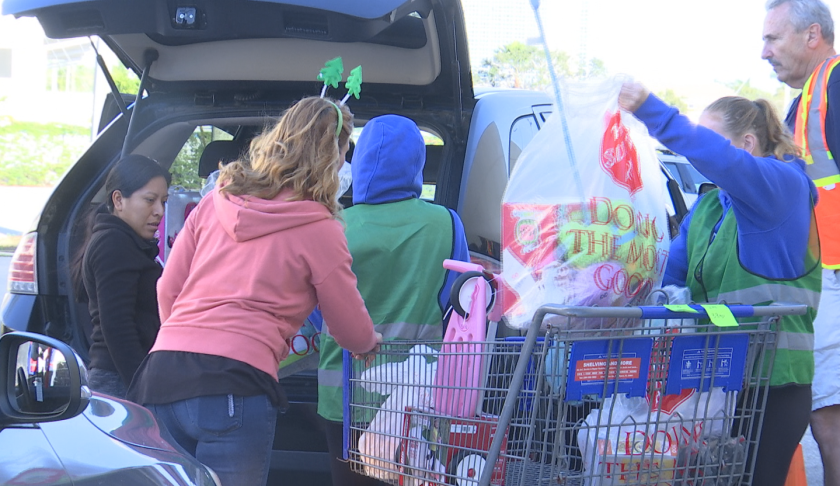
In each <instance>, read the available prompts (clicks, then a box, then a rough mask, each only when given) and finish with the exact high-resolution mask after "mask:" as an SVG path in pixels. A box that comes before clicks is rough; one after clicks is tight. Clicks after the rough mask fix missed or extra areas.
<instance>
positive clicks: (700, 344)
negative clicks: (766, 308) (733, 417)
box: [665, 334, 750, 395]
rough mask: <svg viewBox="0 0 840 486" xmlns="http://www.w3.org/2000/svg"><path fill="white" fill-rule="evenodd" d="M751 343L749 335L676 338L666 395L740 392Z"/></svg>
mask: <svg viewBox="0 0 840 486" xmlns="http://www.w3.org/2000/svg"><path fill="white" fill-rule="evenodd" d="M749 343H750V338H749V336H748V335H746V334H722V335H714V336H709V335H706V336H703V335H694V336H678V337H675V338H674V341H673V343H672V344H671V363H670V366H669V368H668V383H667V385H666V386H665V393H666V394H668V395H676V394H679V393H680V392H681V391H682V390H684V389H687V388H694V389H695V390H697V391H701V392H703V391H709V388H711V387H712V386H714V387H715V388H723V389H724V391H727V392H730V391H740V390H741V388H742V387H743V382H744V366H745V363H746V360H747V348H748V346H749ZM713 381H714V383H712V382H713Z"/></svg>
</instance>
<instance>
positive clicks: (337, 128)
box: [326, 100, 344, 138]
mask: <svg viewBox="0 0 840 486" xmlns="http://www.w3.org/2000/svg"><path fill="white" fill-rule="evenodd" d="M326 101H327V103H329V104H331V105H333V108H335V112H336V113H337V114H338V125H336V126H335V138H338V136H339V135H341V127H342V126H343V125H344V115H342V114H341V108H339V107H338V105H337V104H335V103H333V102H332V101H330V100H326Z"/></svg>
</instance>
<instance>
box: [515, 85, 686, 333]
mask: <svg viewBox="0 0 840 486" xmlns="http://www.w3.org/2000/svg"><path fill="white" fill-rule="evenodd" d="M622 82H623V79H622V78H611V79H607V80H603V81H597V82H587V83H579V84H570V85H568V87H567V88H566V89H565V92H564V100H565V117H566V119H567V120H568V135H569V136H568V140H569V141H570V145H571V149H572V150H571V151H572V156H570V154H569V150H567V148H568V147H567V144H566V142H565V139H566V137H565V136H564V135H565V132H564V130H563V126H562V120H561V117H560V116H559V115H558V114H557V113H556V109H555V114H554V115H552V116H551V117H550V118H549V120H548V122H547V123H546V124H545V126H544V127H543V128H542V129H541V130H540V132H539V133H537V135H536V136H535V137H534V139H533V140H532V141H531V142H530V143H529V144H528V146H527V147H525V149H524V150H523V152H522V154H521V155H520V156H519V159H518V161H517V164H516V166H515V168H514V170H513V173H512V174H511V176H510V180H509V182H508V185H507V188H506V190H505V194H504V198H503V201H502V246H503V251H502V264H503V271H502V276H503V282H504V285H503V289H502V301H503V306H504V311H505V317H506V318H507V322H508V324H509V325H510V326H511V327H514V328H519V329H521V328H523V327H526V326H527V325H528V323H529V322H530V320H531V318H532V317H533V314H534V312H535V311H536V309H537V308H538V307H539V306H540V305H543V304H546V303H553V304H560V305H583V306H596V305H597V306H624V305H635V304H639V303H641V302H643V301H644V299H645V297H646V296H647V295H648V293H650V291H651V290H652V289H654V288H657V287H658V286H659V283H660V282H661V280H662V274H663V272H664V269H665V260H666V258H667V256H668V248H669V244H670V239H669V232H668V217H667V214H666V204H667V190H666V185H665V180H664V176H663V174H662V173H661V171H660V168H659V161H658V159H657V157H656V152H655V150H654V146H653V144H652V139H651V138H650V137H649V136H648V134H647V130H646V128H645V127H644V126H643V125H642V124H641V122H639V121H638V120H636V119H635V118H634V117H633V116H632V115H629V114H626V113H621V112H620V111H619V109H618V93H619V90H620V89H621V84H622ZM572 159H574V164H573V163H572ZM574 166H576V167H577V169H578V170H577V171H575V170H573V167H574ZM552 319H554V320H555V321H556V322H555V321H551V320H550V319H547V320H546V323H549V324H552V325H558V326H562V327H564V328H569V327H571V328H583V327H585V326H598V327H599V328H605V327H606V328H611V327H613V328H614V327H625V326H628V325H632V323H631V322H621V321H619V320H617V319H611V320H607V319H588V320H585V319H579V320H574V321H570V320H568V319H567V318H562V319H559V318H557V317H554V318H552Z"/></svg>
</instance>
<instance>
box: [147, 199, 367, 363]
mask: <svg viewBox="0 0 840 486" xmlns="http://www.w3.org/2000/svg"><path fill="white" fill-rule="evenodd" d="M288 196H289V192H286V191H284V192H281V193H280V194H278V195H277V197H275V198H274V199H273V200H266V199H259V198H255V197H250V196H245V197H239V196H231V195H224V194H221V193H219V191H218V190H214V191H213V192H212V193H211V194H210V195H209V197H205V198H204V199H203V200H202V201H201V202H200V203H199V204H198V206H197V207H196V208H195V210H193V211H192V212H191V213H190V215H189V217H188V218H187V221H186V224H185V225H184V228H183V230H182V231H181V232H180V233H179V234H178V239H177V241H176V243H175V245H174V246H173V248H172V253H171V254H170V255H169V258H168V259H167V261H166V268H164V271H163V276H162V277H161V278H160V280H159V281H158V287H157V288H158V306H159V308H160V320H161V323H162V325H161V328H160V332H159V333H158V337H157V340H156V341H155V345H154V347H153V348H152V350H151V352H155V351H187V352H191V353H203V354H211V355H216V356H224V357H226V358H231V359H235V360H238V361H243V362H245V363H248V364H249V365H251V366H253V367H255V368H257V369H259V370H261V371H264V372H266V373H268V374H269V375H271V376H276V375H277V368H278V366H279V364H280V361H281V360H283V359H284V358H285V357H286V356H287V355H288V354H289V345H288V343H287V342H286V340H287V339H289V338H291V337H292V336H294V334H295V333H296V332H297V330H298V329H300V327H301V326H302V325H303V321H304V319H305V318H306V316H308V315H309V313H311V312H312V310H313V309H314V308H315V305H316V304H320V306H321V312H322V313H323V316H324V319H325V320H326V322H329V323H330V334H332V336H333V337H334V338H335V340H336V341H337V342H338V344H339V345H341V346H342V347H344V348H345V349H348V350H350V351H352V352H355V353H364V352H367V351H370V350H371V349H373V347H374V345H375V344H376V336H375V334H374V331H373V323H372V322H371V319H370V316H369V315H368V312H367V309H366V308H365V303H364V301H363V300H362V297H361V295H359V291H358V289H357V288H356V276H355V275H354V274H353V272H352V270H351V269H350V264H351V263H352V259H351V257H350V252H349V251H348V250H347V239H346V238H345V237H344V230H343V228H342V226H341V223H340V222H339V221H336V220H335V219H333V218H332V216H331V215H330V212H329V211H328V210H327V208H326V207H324V206H323V205H322V204H319V203H317V202H314V201H286V200H285V199H286V198H287V197H288Z"/></svg>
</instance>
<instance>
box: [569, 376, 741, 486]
mask: <svg viewBox="0 0 840 486" xmlns="http://www.w3.org/2000/svg"><path fill="white" fill-rule="evenodd" d="M733 412H734V400H727V397H726V393H724V392H723V390H721V389H720V388H713V389H712V390H711V391H709V392H703V393H699V392H697V391H695V390H691V389H689V390H683V392H682V393H681V394H679V395H665V396H662V395H661V394H660V393H659V392H655V393H654V394H653V397H652V399H648V398H644V397H627V396H626V395H624V394H620V395H617V396H614V397H610V398H607V399H605V400H604V401H603V403H602V404H601V408H600V409H594V410H592V411H591V412H590V413H589V415H588V416H587V417H586V419H585V420H584V421H583V422H581V423H580V424H578V433H577V443H578V447H579V448H580V452H581V456H582V457H583V467H584V471H585V472H586V473H587V474H586V475H587V476H589V477H591V479H590V480H589V481H588V482H586V484H587V485H588V486H601V485H602V484H603V485H608V484H652V485H658V486H675V485H677V484H694V483H685V482H681V481H680V478H681V477H696V476H697V474H696V472H697V470H698V469H699V468H700V467H704V468H706V471H705V472H706V475H707V476H709V477H710V478H714V477H716V476H717V474H713V470H714V471H718V472H720V468H721V467H724V466H725V465H728V466H729V467H731V466H732V465H733V464H734V463H735V461H736V460H737V459H740V460H741V461H743V457H744V455H745V444H744V440H743V438H740V439H739V438H732V439H730V438H729V436H728V435H729V428H730V425H731V423H730V418H731V417H732V414H733ZM724 455H725V456H726V457H723V456H724ZM718 460H719V463H715V464H712V462H713V461H718ZM740 464H743V462H741V463H740ZM715 468H717V469H715ZM692 473H694V474H692ZM720 474H723V473H720ZM648 481H649V482H648ZM698 484H700V483H698ZM708 484H710V485H711V484H717V483H708ZM720 484H724V483H720Z"/></svg>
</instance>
